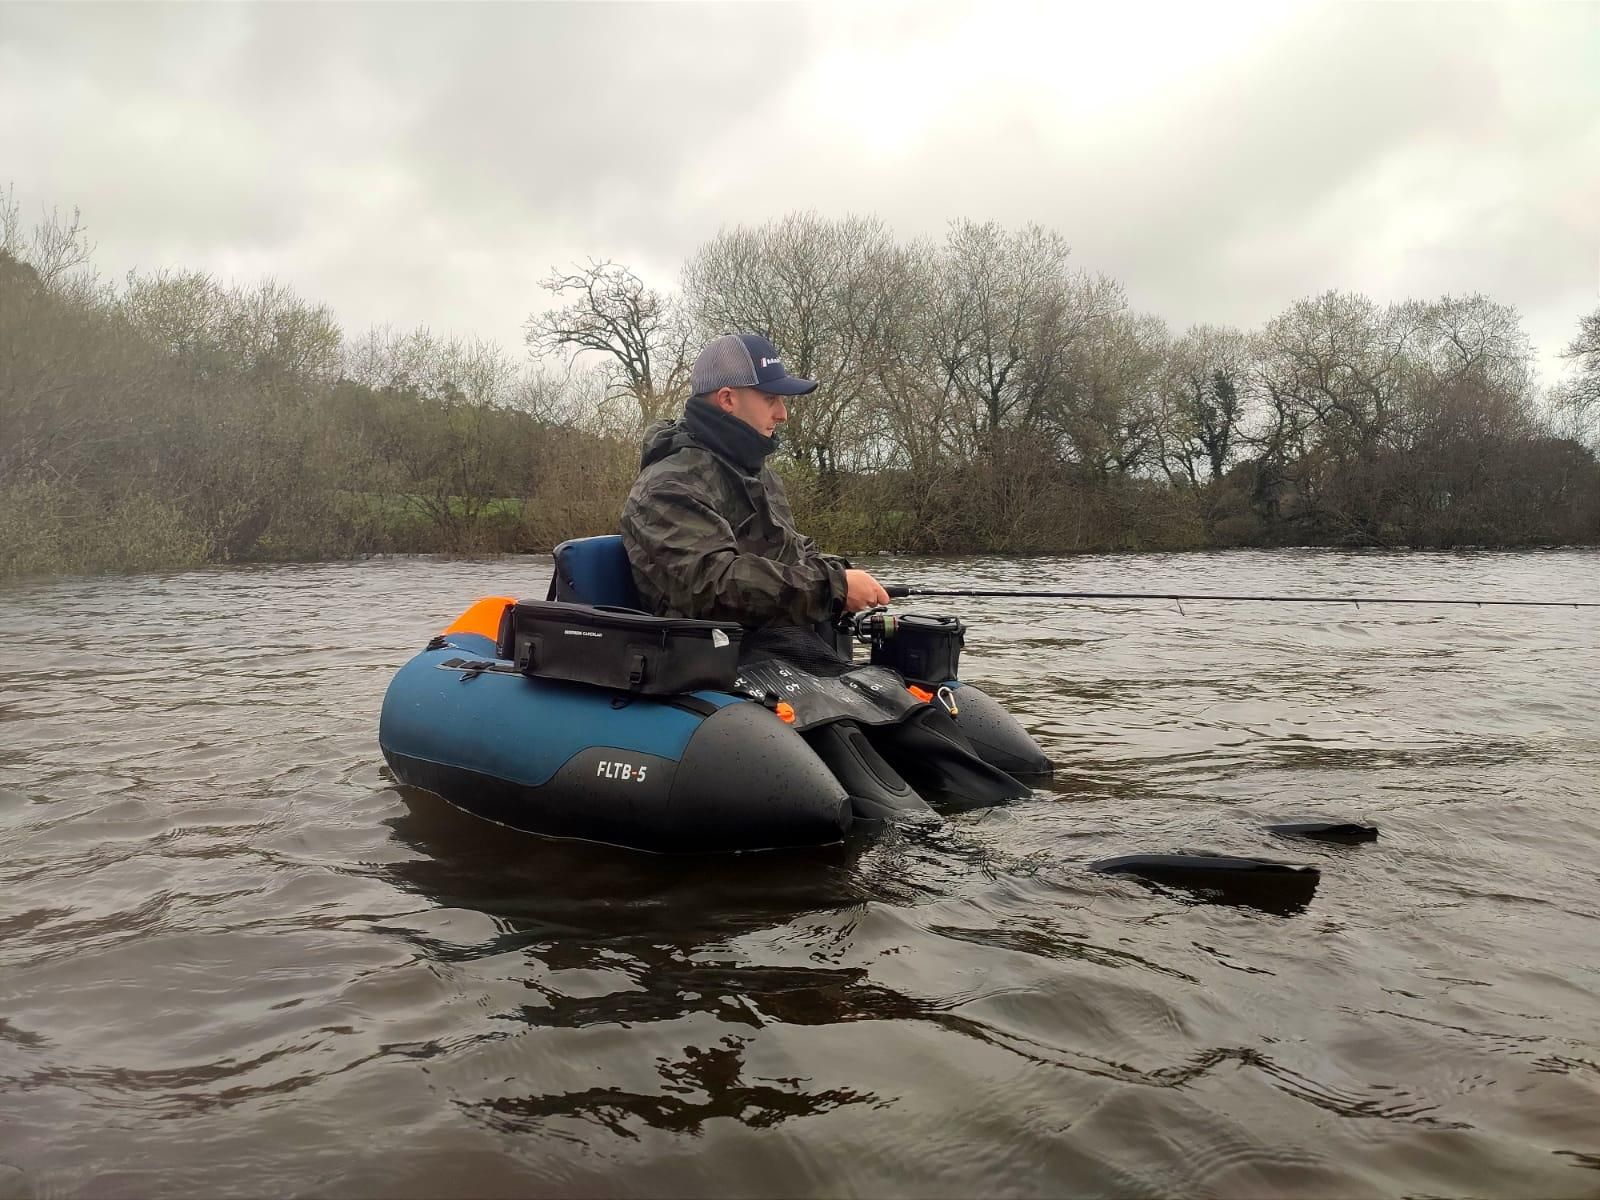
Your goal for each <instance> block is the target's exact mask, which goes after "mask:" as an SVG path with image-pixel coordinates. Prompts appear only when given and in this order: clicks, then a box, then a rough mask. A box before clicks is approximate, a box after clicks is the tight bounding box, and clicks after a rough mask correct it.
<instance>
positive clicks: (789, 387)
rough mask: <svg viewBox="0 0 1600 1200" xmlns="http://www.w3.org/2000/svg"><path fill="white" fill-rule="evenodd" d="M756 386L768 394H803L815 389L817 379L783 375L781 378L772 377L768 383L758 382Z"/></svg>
mask: <svg viewBox="0 0 1600 1200" xmlns="http://www.w3.org/2000/svg"><path fill="white" fill-rule="evenodd" d="M756 387H758V388H760V389H761V390H762V391H763V392H766V393H767V394H768V395H770V396H804V395H805V394H806V393H807V392H814V391H816V390H817V381H816V380H815V379H801V378H799V377H797V376H794V375H785V376H784V377H783V378H782V379H774V380H772V381H771V382H770V383H758V384H756Z"/></svg>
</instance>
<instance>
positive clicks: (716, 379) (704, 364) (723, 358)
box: [689, 333, 817, 396]
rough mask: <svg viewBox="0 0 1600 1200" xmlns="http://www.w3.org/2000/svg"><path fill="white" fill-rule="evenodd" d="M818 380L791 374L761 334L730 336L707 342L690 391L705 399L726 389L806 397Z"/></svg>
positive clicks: (690, 376) (693, 376)
mask: <svg viewBox="0 0 1600 1200" xmlns="http://www.w3.org/2000/svg"><path fill="white" fill-rule="evenodd" d="M816 386H817V384H816V381H815V380H812V379H801V378H799V377H798V376H795V375H791V374H789V372H788V371H786V370H784V368H783V361H782V359H780V358H779V357H778V348H777V347H776V346H774V345H773V344H772V343H771V342H769V341H768V340H767V339H766V338H764V337H762V336H761V335H760V334H758V333H729V334H724V335H723V336H722V337H719V338H716V339H714V340H713V341H710V342H707V343H706V348H705V349H704V350H702V351H700V357H699V358H697V359H695V360H694V370H693V371H691V372H690V373H689V391H690V393H691V394H692V395H695V396H706V395H709V394H710V393H712V392H714V391H716V390H718V389H719V388H725V387H748V388H760V389H761V390H762V391H763V392H768V393H770V394H772V395H774V396H804V395H805V394H806V393H807V392H810V391H815V390H816Z"/></svg>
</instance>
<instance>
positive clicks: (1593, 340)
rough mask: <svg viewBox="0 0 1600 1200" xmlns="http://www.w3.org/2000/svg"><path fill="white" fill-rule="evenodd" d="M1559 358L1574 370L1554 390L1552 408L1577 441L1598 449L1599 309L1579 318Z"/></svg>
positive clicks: (1599, 439) (1599, 397) (1599, 387)
mask: <svg viewBox="0 0 1600 1200" xmlns="http://www.w3.org/2000/svg"><path fill="white" fill-rule="evenodd" d="M1561 357H1562V358H1564V359H1566V360H1567V361H1568V362H1570V363H1572V364H1573V366H1574V368H1575V371H1574V374H1573V376H1572V378H1570V379H1568V380H1565V381H1564V382H1563V383H1562V384H1561V385H1560V386H1559V387H1558V388H1556V389H1555V391H1554V394H1553V395H1552V397H1551V402H1552V407H1553V408H1554V410H1555V413H1556V415H1557V417H1558V418H1559V419H1560V420H1561V421H1562V423H1563V424H1564V425H1566V427H1567V429H1568V431H1569V432H1570V433H1571V434H1572V436H1573V437H1574V438H1575V439H1576V440H1578V441H1583V442H1587V443H1588V444H1589V445H1590V446H1592V447H1596V448H1600V308H1597V309H1595V310H1594V311H1593V312H1592V313H1590V314H1589V315H1588V316H1586V317H1583V318H1581V319H1580V320H1579V322H1578V333H1577V336H1576V337H1574V338H1573V339H1572V341H1570V342H1569V343H1567V348H1566V350H1564V351H1563V352H1562V354H1561Z"/></svg>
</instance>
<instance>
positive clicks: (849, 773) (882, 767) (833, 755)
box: [801, 721, 939, 825]
mask: <svg viewBox="0 0 1600 1200" xmlns="http://www.w3.org/2000/svg"><path fill="white" fill-rule="evenodd" d="M801 736H802V737H803V738H805V740H806V744H807V745H809V746H810V747H811V749H812V750H813V751H814V752H815V753H816V756H817V757H818V758H820V759H821V760H822V761H823V762H824V763H825V764H826V765H827V768H828V770H830V771H832V772H833V777H834V778H835V779H837V780H838V781H839V782H840V784H841V785H843V787H844V790H845V791H846V792H847V793H849V796H850V807H851V810H852V811H853V812H854V814H855V819H856V820H858V821H897V822H904V823H911V824H917V825H934V824H938V823H939V814H938V813H936V812H934V811H933V809H932V808H930V807H928V802H927V801H926V800H924V799H923V798H922V797H921V796H919V795H917V793H916V792H915V791H914V790H912V788H911V786H910V785H909V784H908V783H906V781H905V780H904V779H903V778H902V777H901V776H900V774H899V772H897V771H896V770H895V769H894V768H893V767H891V766H890V765H889V764H888V763H886V762H884V760H883V756H882V755H880V754H879V753H878V752H877V751H876V750H875V749H873V747H872V743H871V742H870V741H868V739H867V737H866V735H865V734H863V733H862V732H861V727H860V726H859V725H857V724H856V723H855V722H854V721H833V722H830V723H829V724H827V725H817V726H814V727H813V728H811V729H808V730H806V731H805V733H803V734H801Z"/></svg>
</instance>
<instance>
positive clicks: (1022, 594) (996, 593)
mask: <svg viewBox="0 0 1600 1200" xmlns="http://www.w3.org/2000/svg"><path fill="white" fill-rule="evenodd" d="M883 590H884V591H886V592H888V593H889V599H891V600H902V599H905V598H907V597H911V596H971V597H979V598H988V599H999V598H1016V599H1029V600H1176V601H1180V602H1181V601H1184V600H1225V601H1256V602H1259V603H1263V604H1355V605H1362V604H1449V605H1461V606H1466V607H1474V608H1483V607H1486V606H1489V605H1495V606H1501V607H1512V608H1600V601H1595V600H1439V599H1434V598H1432V597H1429V596H1266V595H1216V594H1201V593H1191V592H1034V591H1020V590H1008V589H990V588H923V587H908V586H906V585H904V584H893V585H890V586H886V587H885V588H884V589H883Z"/></svg>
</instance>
